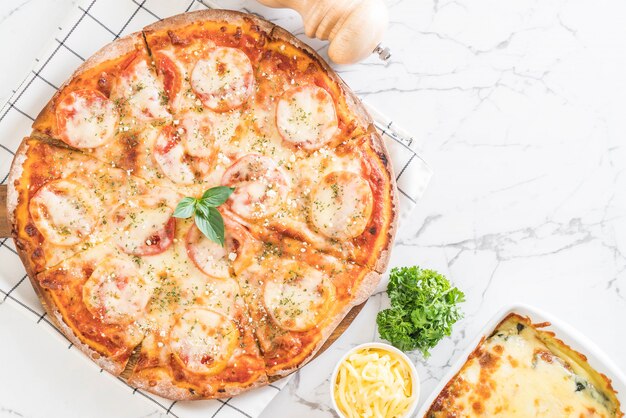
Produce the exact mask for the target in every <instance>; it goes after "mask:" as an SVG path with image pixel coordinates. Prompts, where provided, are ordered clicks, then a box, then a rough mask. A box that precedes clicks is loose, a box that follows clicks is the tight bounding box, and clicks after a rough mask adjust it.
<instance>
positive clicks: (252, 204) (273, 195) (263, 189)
mask: <svg viewBox="0 0 626 418" xmlns="http://www.w3.org/2000/svg"><path fill="white" fill-rule="evenodd" d="M222 183H223V184H225V185H227V186H231V187H235V191H234V192H233V194H231V195H230V198H229V199H228V202H229V204H230V205H231V207H232V209H233V210H234V211H235V212H236V213H237V214H239V215H241V216H243V217H244V218H247V219H262V218H265V217H267V216H270V215H272V214H273V213H275V212H276V211H278V209H279V208H280V206H281V205H282V201H283V200H284V197H285V195H286V194H287V191H288V189H287V187H288V185H287V180H286V177H285V175H284V174H283V172H282V170H281V169H280V168H279V167H278V166H277V165H276V163H275V162H274V161H273V160H272V159H271V158H268V157H264V156H261V155H256V154H249V155H246V156H245V157H242V158H241V159H239V160H238V161H237V162H235V164H233V165H232V166H231V167H230V168H229V169H228V170H226V172H225V173H224V176H223V177H222Z"/></svg>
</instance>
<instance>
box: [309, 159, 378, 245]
mask: <svg viewBox="0 0 626 418" xmlns="http://www.w3.org/2000/svg"><path fill="white" fill-rule="evenodd" d="M372 205H373V197H372V189H371V188H370V186H369V184H368V183H367V181H366V180H365V179H364V178H363V177H361V176H360V175H358V174H356V173H352V172H349V171H335V172H332V173H330V174H328V175H326V176H325V177H324V178H323V179H322V181H321V183H320V184H318V185H317V187H316V188H315V189H314V190H313V193H312V195H311V220H312V222H313V224H314V225H315V226H316V227H317V228H318V229H319V230H320V231H321V232H322V233H323V234H324V235H326V236H328V237H330V238H335V239H348V238H354V237H356V236H358V235H361V234H362V233H363V231H364V230H365V227H366V226H367V223H368V222H369V219H370V216H371V215H372Z"/></svg>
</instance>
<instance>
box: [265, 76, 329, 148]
mask: <svg viewBox="0 0 626 418" xmlns="http://www.w3.org/2000/svg"><path fill="white" fill-rule="evenodd" d="M276 125H277V126H278V131H279V132H280V134H281V135H282V137H283V138H284V139H285V141H288V142H291V143H292V144H295V145H298V146H301V147H302V148H304V149H308V150H315V149H318V148H320V147H321V146H323V145H325V144H326V143H327V142H328V141H330V139H331V138H332V137H333V135H334V134H335V132H336V131H337V126H338V125H337V114H336V112H335V104H334V103H333V99H332V97H331V96H330V94H328V92H327V91H326V90H324V89H323V88H321V87H317V86H303V87H296V88H293V89H290V90H287V91H286V92H285V93H284V94H283V96H282V97H281V99H280V100H279V101H278V105H277V107H276Z"/></svg>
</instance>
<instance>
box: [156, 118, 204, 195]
mask: <svg viewBox="0 0 626 418" xmlns="http://www.w3.org/2000/svg"><path fill="white" fill-rule="evenodd" d="M184 133H185V132H184V130H183V128H179V129H175V128H174V127H173V126H170V125H168V126H164V127H163V129H161V132H160V133H159V136H158V137H157V139H156V142H155V144H154V150H153V156H154V159H155V160H156V162H157V164H158V165H159V167H160V168H161V171H162V172H163V174H165V175H166V176H167V177H168V178H169V179H170V180H172V181H173V182H174V183H180V184H192V183H194V181H195V180H196V173H195V172H194V169H193V168H192V164H191V163H190V161H189V159H188V158H187V155H186V153H185V147H184V146H183V144H182V143H181V137H180V135H181V134H184Z"/></svg>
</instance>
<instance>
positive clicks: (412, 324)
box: [376, 266, 465, 358]
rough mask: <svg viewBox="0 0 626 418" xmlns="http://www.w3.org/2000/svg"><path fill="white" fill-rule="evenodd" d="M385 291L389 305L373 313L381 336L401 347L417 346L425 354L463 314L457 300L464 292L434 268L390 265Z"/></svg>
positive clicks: (448, 332)
mask: <svg viewBox="0 0 626 418" xmlns="http://www.w3.org/2000/svg"><path fill="white" fill-rule="evenodd" d="M387 294H388V295H389V298H390V299H391V308H389V309H385V310H383V311H380V312H379V313H378V316H377V317H376V323H377V325H378V333H379V334H380V337H381V338H383V339H385V340H387V341H389V342H390V343H391V344H393V345H394V346H395V347H396V348H399V349H400V350H402V351H413V350H420V351H421V353H422V355H423V356H424V358H427V357H428V356H429V355H430V349H432V348H434V347H435V346H436V345H437V343H438V342H439V341H440V340H441V339H442V338H443V337H445V336H450V334H451V333H452V325H454V323H455V322H457V321H458V320H459V319H461V318H462V317H463V314H462V313H461V310H460V309H459V306H458V304H459V303H460V302H464V301H465V295H464V294H463V292H462V291H460V290H459V289H458V288H456V287H453V286H452V285H451V284H450V282H449V281H448V279H446V278H445V276H443V275H441V274H439V273H437V272H436V271H433V270H426V269H420V268H419V267H417V266H413V267H400V268H393V269H391V273H390V275H389V285H387Z"/></svg>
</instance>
